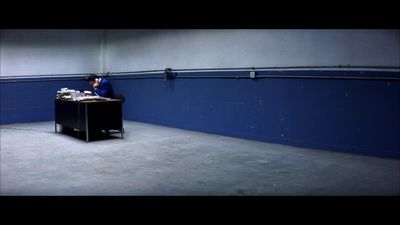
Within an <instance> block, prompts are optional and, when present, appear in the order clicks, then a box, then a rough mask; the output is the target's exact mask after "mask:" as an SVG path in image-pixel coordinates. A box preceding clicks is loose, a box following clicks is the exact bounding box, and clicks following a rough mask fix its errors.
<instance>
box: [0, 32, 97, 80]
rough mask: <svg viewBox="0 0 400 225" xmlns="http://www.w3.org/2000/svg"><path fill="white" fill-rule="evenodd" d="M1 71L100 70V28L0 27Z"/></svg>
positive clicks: (8, 73)
mask: <svg viewBox="0 0 400 225" xmlns="http://www.w3.org/2000/svg"><path fill="white" fill-rule="evenodd" d="M0 32H1V33H0V35H1V36H0V75H1V76H14V75H47V74H69V73H93V72H101V60H102V58H101V53H100V52H101V40H102V32H103V31H102V30H67V29H60V30H55V29H47V30H39V29H38V30H27V29H21V30H1V31H0Z"/></svg>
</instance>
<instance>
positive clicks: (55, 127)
mask: <svg viewBox="0 0 400 225" xmlns="http://www.w3.org/2000/svg"><path fill="white" fill-rule="evenodd" d="M54 132H56V133H57V123H56V122H54Z"/></svg>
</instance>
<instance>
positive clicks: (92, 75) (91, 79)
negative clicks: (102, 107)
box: [86, 74, 99, 85]
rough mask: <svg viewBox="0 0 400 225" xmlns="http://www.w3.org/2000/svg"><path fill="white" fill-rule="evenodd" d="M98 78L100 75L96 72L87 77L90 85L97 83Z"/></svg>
mask: <svg viewBox="0 0 400 225" xmlns="http://www.w3.org/2000/svg"><path fill="white" fill-rule="evenodd" d="M98 78H99V76H97V75H96V74H90V75H89V76H88V77H87V78H86V79H87V81H88V82H89V83H90V85H93V84H94V83H96V79H98Z"/></svg>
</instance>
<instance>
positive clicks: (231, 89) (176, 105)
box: [0, 71, 400, 158]
mask: <svg viewBox="0 0 400 225" xmlns="http://www.w3.org/2000/svg"><path fill="white" fill-rule="evenodd" d="M234 73H235V74H236V75H238V76H240V75H244V74H248V72H234ZM277 73H279V72H276V71H275V72H274V74H277ZM287 73H288V74H292V75H295V74H298V75H307V76H318V75H349V76H353V75H364V76H373V75H379V76H384V75H385V74H386V75H388V76H392V77H393V76H397V77H399V73H398V72H397V73H378V72H372V73H371V72H370V73H365V72H364V73H360V72H356V73H350V74H349V73H348V72H346V73H344V72H304V71H303V72H298V71H297V72H296V71H291V72H287ZM205 74H206V75H210V76H216V75H217V76H224V75H228V74H229V75H231V74H232V72H207V73H194V72H191V73H180V74H179V76H180V77H182V78H184V77H185V76H196V75H205ZM147 75H148V74H147ZM147 75H146V74H143V76H147ZM159 75H160V76H162V74H159ZM131 78H132V76H112V78H111V82H112V84H113V86H114V89H116V91H117V92H120V93H124V94H125V95H126V102H125V104H124V106H123V107H124V108H123V114H124V119H126V120H132V121H138V122H145V123H153V124H159V125H164V126H170V127H177V128H183V129H189V130H195V131H202V132H209V133H213V134H221V135H227V136H232V137H239V138H246V139H252V140H259V141H266V142H273V143H281V144H289V145H294V146H300V147H309V148H316V149H326V150H334V151H342V152H351V153H360V154H365V155H373V156H383V157H391V158H400V138H399V134H400V81H399V80H392V81H390V80H340V79H292V78H261V79H255V80H251V79H232V78H210V79H208V78H200V79H191V78H185V79H174V80H168V81H164V79H131ZM31 81H32V80H30V81H29V80H26V81H24V80H15V82H3V81H2V82H1V83H0V85H1V86H0V97H1V110H0V112H1V124H10V123H22V122H36V121H49V120H53V119H54V98H55V94H56V92H57V90H59V89H60V88H62V87H68V88H71V89H86V90H89V88H90V87H89V85H88V84H87V82H86V81H84V80H82V79H81V78H80V79H69V80H68V79H51V80H46V79H43V78H40V79H36V80H35V82H31Z"/></svg>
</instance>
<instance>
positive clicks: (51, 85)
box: [0, 78, 90, 124]
mask: <svg viewBox="0 0 400 225" xmlns="http://www.w3.org/2000/svg"><path fill="white" fill-rule="evenodd" d="M32 81H34V82H32ZM64 87H68V88H70V89H76V90H80V89H85V90H90V86H89V84H88V83H87V82H86V81H85V80H83V79H79V80H76V79H75V80H73V79H67V80H64V79H54V78H53V79H51V80H49V79H43V78H39V79H37V78H36V79H27V80H21V79H15V80H14V81H13V82H10V81H7V82H4V81H2V82H0V102H1V110H0V113H1V114H0V116H1V117H0V122H1V124H11V123H24V122H38V121H49V120H54V99H55V97H56V94H57V91H59V90H60V89H61V88H64Z"/></svg>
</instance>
